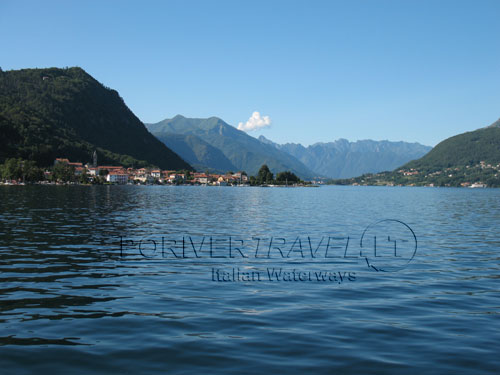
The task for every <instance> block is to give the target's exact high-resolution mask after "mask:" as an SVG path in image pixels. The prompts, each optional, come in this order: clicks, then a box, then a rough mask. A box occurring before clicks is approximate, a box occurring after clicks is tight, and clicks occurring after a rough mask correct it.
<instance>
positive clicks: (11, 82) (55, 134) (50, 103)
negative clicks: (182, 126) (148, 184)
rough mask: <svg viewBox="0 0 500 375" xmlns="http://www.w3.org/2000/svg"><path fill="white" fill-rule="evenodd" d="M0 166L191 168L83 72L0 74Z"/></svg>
mask: <svg viewBox="0 0 500 375" xmlns="http://www.w3.org/2000/svg"><path fill="white" fill-rule="evenodd" d="M0 133H1V134H2V137H1V141H0V142H1V145H0V162H1V161H2V160H4V159H5V158H7V157H20V158H23V159H29V160H35V161H37V163H38V164H39V165H50V164H52V163H53V161H54V159H55V158H56V157H67V158H69V159H70V160H72V161H81V162H88V161H90V160H91V155H92V152H93V151H94V150H95V149H97V151H98V158H99V162H100V163H101V164H102V163H113V164H115V163H116V164H118V163H119V164H123V165H125V166H141V165H156V166H158V167H160V168H163V169H190V168H191V167H190V166H189V164H188V163H186V162H185V161H184V160H182V159H181V158H180V157H179V156H178V155H177V154H175V153H174V152H173V151H171V150H170V149H168V148H167V147H166V146H165V145H164V144H163V143H162V142H160V141H158V140H157V139H156V138H155V137H154V136H153V135H152V134H150V133H149V132H148V131H147V129H146V128H145V127H144V124H143V123H142V122H141V121H140V120H139V119H138V118H137V117H136V116H135V115H134V114H133V113H132V111H130V109H129V108H128V107H127V106H126V105H125V103H124V101H123V99H122V98H121V97H120V96H119V95H118V93H117V92H116V91H114V90H111V89H109V88H106V87H104V86H103V85H102V84H101V83H99V82H98V81H96V80H95V79H94V78H92V77H91V76H90V75H89V74H87V73H86V72H85V71H84V70H83V69H81V68H69V69H57V68H50V69H23V70H13V71H7V72H1V71H0Z"/></svg>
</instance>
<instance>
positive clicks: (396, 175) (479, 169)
mask: <svg viewBox="0 0 500 375" xmlns="http://www.w3.org/2000/svg"><path fill="white" fill-rule="evenodd" d="M336 182H337V183H338V184H339V185H355V186H359V185H361V186H363V185H380V186H427V187H466V188H485V187H500V164H490V163H487V162H485V161H480V162H479V163H477V164H471V165H465V166H462V167H454V168H444V169H442V170H426V169H424V168H422V169H416V168H409V169H400V170H398V171H394V172H389V173H388V172H381V173H375V174H369V175H364V176H360V177H355V178H351V179H344V180H337V181H336Z"/></svg>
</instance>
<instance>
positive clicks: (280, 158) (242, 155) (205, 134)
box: [146, 115, 314, 179]
mask: <svg viewBox="0 0 500 375" xmlns="http://www.w3.org/2000/svg"><path fill="white" fill-rule="evenodd" d="M146 126H147V127H148V129H149V130H150V131H151V132H152V133H153V134H154V135H155V136H157V137H160V138H161V137H163V136H164V135H166V134H184V135H195V136H197V137H199V138H201V139H202V140H203V141H205V142H207V143H209V144H210V145H211V146H213V147H215V148H217V149H219V150H220V151H221V152H222V153H223V154H224V155H225V157H226V158H227V159H228V160H229V161H230V162H231V164H233V165H234V166H235V167H236V169H237V170H244V171H246V172H247V173H249V174H251V175H255V174H257V172H258V170H259V168H260V167H261V166H262V165H263V164H267V165H268V166H269V168H270V169H271V171H273V173H276V172H279V171H285V170H290V171H292V172H293V173H295V174H296V175H298V176H300V177H301V178H304V179H308V178H311V177H313V176H314V173H313V172H312V171H311V170H310V169H308V168H307V167H306V166H305V165H304V164H302V163H301V162H300V161H298V160H297V159H296V158H295V157H293V156H292V155H289V154H288V153H286V152H284V151H281V150H278V149H276V148H275V147H273V146H271V145H268V144H264V143H262V142H260V141H259V140H258V139H256V138H254V137H251V136H249V135H248V134H246V133H245V132H242V131H240V130H238V129H236V128H235V127H233V126H230V125H228V124H227V123H225V122H224V121H222V120H221V119H219V118H217V117H210V118H207V119H194V118H186V117H183V116H180V115H178V116H175V117H174V118H172V119H167V120H163V121H160V122H158V123H156V124H146ZM209 167H210V168H213V169H223V168H222V166H221V165H218V164H214V165H210V166H209Z"/></svg>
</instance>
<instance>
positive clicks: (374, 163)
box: [259, 135, 432, 178]
mask: <svg viewBox="0 0 500 375" xmlns="http://www.w3.org/2000/svg"><path fill="white" fill-rule="evenodd" d="M259 140H261V142H265V143H268V144H271V145H273V146H274V147H276V148H279V149H280V150H283V151H285V152H288V153H290V154H291V155H293V156H295V157H296V158H297V159H299V160H300V161H302V162H303V163H304V164H305V165H306V166H307V167H309V168H310V169H311V170H313V171H314V172H316V173H317V174H321V175H324V176H328V177H330V178H349V177H355V176H359V175H362V174H364V173H376V172H381V171H384V170H392V169H394V168H396V167H398V166H400V165H402V164H404V163H406V162H408V161H410V160H413V159H416V158H418V157H421V156H422V155H424V154H425V153H427V152H428V151H429V150H431V149H432V148H431V147H429V146H424V145H421V144H420V143H417V142H413V143H410V142H404V141H397V142H394V141H388V140H383V141H374V140H371V139H367V140H359V141H355V142H350V141H348V140H347V139H345V138H339V139H337V140H335V141H333V142H316V143H314V144H312V145H310V146H307V147H304V146H302V145H301V144H300V143H285V144H282V145H280V144H277V143H275V142H272V141H270V140H268V139H267V138H265V137H264V136H262V135H261V136H260V137H259Z"/></svg>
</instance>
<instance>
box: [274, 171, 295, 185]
mask: <svg viewBox="0 0 500 375" xmlns="http://www.w3.org/2000/svg"><path fill="white" fill-rule="evenodd" d="M276 181H278V182H284V183H292V184H293V183H297V182H300V178H298V177H297V176H296V175H295V174H294V173H292V172H290V171H285V172H279V173H278V174H277V175H276Z"/></svg>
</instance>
